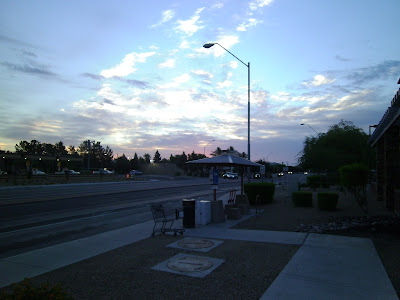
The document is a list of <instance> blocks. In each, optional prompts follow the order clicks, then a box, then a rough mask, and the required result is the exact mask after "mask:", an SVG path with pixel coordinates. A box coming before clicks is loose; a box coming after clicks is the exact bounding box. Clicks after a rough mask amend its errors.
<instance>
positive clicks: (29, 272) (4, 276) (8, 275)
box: [0, 259, 51, 288]
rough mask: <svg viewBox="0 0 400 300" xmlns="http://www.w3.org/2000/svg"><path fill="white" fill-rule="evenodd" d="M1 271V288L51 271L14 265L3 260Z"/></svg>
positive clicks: (1, 261) (18, 264)
mask: <svg viewBox="0 0 400 300" xmlns="http://www.w3.org/2000/svg"><path fill="white" fill-rule="evenodd" d="M27 263H29V262H27ZM0 270H1V272H0V288H1V287H5V286H7V285H10V284H12V283H14V282H18V281H21V280H24V278H26V277H33V276H36V275H40V274H43V273H46V272H49V271H51V270H49V269H46V268H42V267H38V266H32V265H30V264H20V263H14V262H11V261H6V260H3V259H2V260H0Z"/></svg>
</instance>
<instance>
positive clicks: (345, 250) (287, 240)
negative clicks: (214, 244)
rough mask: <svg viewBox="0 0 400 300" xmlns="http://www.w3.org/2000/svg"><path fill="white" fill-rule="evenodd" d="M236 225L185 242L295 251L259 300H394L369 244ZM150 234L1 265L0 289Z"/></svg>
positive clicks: (132, 231)
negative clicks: (273, 245) (213, 241)
mask: <svg viewBox="0 0 400 300" xmlns="http://www.w3.org/2000/svg"><path fill="white" fill-rule="evenodd" d="M224 200H226V196H225V197H224ZM240 221H241V220H240ZM237 222H238V221H232V220H227V222H225V223H220V224H210V225H207V226H202V227H196V228H193V229H187V230H186V232H185V234H184V236H183V237H202V238H212V239H221V240H233V241H252V242H258V243H277V244H290V245H299V246H300V248H299V250H298V251H297V252H296V254H295V255H294V256H293V257H292V259H291V260H290V261H289V263H288V264H287V265H286V267H284V269H283V270H282V272H281V273H280V274H279V275H278V276H277V277H276V279H275V281H274V282H273V283H272V285H271V286H269V287H268V288H267V287H266V291H265V293H264V294H263V295H262V297H261V299H398V297H397V295H396V292H395V290H394V288H393V286H392V284H391V282H390V280H389V278H388V276H387V274H386V271H385V269H384V267H383V265H382V263H381V261H380V258H379V256H378V254H377V252H376V250H375V247H374V245H373V243H372V241H371V240H369V239H365V238H354V237H342V236H330V235H321V234H307V233H298V232H283V231H279V232H278V231H261V230H242V229H230V227H232V226H234V225H235V223H237ZM152 229H153V221H147V222H144V223H141V224H137V225H134V226H129V227H125V228H122V229H118V230H114V231H109V232H105V233H102V234H98V235H95V236H91V237H87V238H83V239H79V240H75V241H71V242H67V243H63V244H59V245H55V246H52V247H48V248H43V249H38V250H35V251H31V252H27V253H24V254H20V255H16V256H13V257H7V258H4V259H1V260H0V270H1V272H0V288H1V287H5V286H7V285H9V284H11V283H14V282H18V281H20V280H23V279H24V278H25V277H34V276H37V275H40V274H43V273H47V272H49V271H52V270H56V269H58V268H61V267H63V266H67V265H70V264H73V263H76V262H79V261H82V260H85V259H87V258H91V257H93V256H96V255H98V254H101V253H105V252H107V251H110V250H113V249H116V248H120V247H122V246H125V245H128V244H131V243H135V242H138V241H140V240H144V239H147V238H149V237H150V233H151V232H152Z"/></svg>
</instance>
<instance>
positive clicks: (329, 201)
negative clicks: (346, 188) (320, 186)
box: [317, 192, 339, 210]
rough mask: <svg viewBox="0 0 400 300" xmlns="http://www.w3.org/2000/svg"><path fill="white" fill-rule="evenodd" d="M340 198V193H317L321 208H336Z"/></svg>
mask: <svg viewBox="0 0 400 300" xmlns="http://www.w3.org/2000/svg"><path fill="white" fill-rule="evenodd" d="M338 199H339V194H338V193H333V192H330V193H329V192H324V193H317V206H318V208H319V209H320V210H336V207H337V204H338Z"/></svg>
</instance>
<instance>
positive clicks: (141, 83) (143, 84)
mask: <svg viewBox="0 0 400 300" xmlns="http://www.w3.org/2000/svg"><path fill="white" fill-rule="evenodd" d="M124 81H125V82H126V83H129V84H130V85H133V86H135V87H137V88H140V89H146V88H148V87H149V84H148V83H147V82H146V81H141V80H136V79H125V80H124Z"/></svg>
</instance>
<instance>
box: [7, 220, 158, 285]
mask: <svg viewBox="0 0 400 300" xmlns="http://www.w3.org/2000/svg"><path fill="white" fill-rule="evenodd" d="M153 224H154V222H153V221H148V222H144V223H141V224H137V225H133V226H129V227H125V228H122V229H117V230H113V231H108V232H104V233H100V234H97V235H94V236H90V237H86V238H82V239H78V240H74V241H70V242H66V243H62V244H58V245H54V246H51V247H46V248H42V249H38V250H34V251H30V252H26V253H23V254H19V255H15V256H11V257H7V258H3V259H2V260H0V267H1V268H0V269H1V272H0V287H4V286H7V285H9V284H11V283H14V282H18V281H21V280H23V279H24V278H25V277H33V276H37V275H40V274H43V273H45V272H48V271H52V270H55V269H58V268H61V267H64V266H66V265H70V264H73V263H76V262H79V261H82V260H84V259H87V258H90V257H93V256H96V255H99V254H101V253H104V252H107V251H110V250H113V249H116V248H119V247H122V246H125V245H128V244H130V243H134V242H137V241H140V240H143V239H145V238H148V237H150V235H151V232H152V230H153ZM9 274H13V275H12V276H9Z"/></svg>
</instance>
